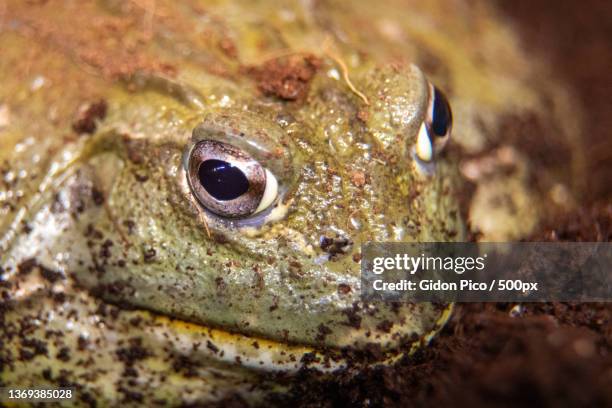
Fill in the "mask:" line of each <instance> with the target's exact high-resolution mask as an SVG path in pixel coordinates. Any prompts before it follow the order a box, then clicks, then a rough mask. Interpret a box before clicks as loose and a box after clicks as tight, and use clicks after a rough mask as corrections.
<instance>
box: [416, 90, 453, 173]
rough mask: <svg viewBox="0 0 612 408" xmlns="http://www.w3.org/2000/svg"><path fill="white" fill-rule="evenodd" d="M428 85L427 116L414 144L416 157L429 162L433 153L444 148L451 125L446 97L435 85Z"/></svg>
mask: <svg viewBox="0 0 612 408" xmlns="http://www.w3.org/2000/svg"><path fill="white" fill-rule="evenodd" d="M429 87H430V92H429V95H430V96H429V104H428V107H427V116H426V117H425V120H424V121H423V123H422V124H421V127H420V128H419V133H418V135H417V141H416V146H415V150H416V155H417V157H418V158H419V159H421V160H422V161H425V162H430V161H431V160H432V159H433V157H434V155H435V154H437V153H439V152H441V151H442V150H444V147H445V146H446V143H447V142H448V139H449V138H450V134H451V129H452V125H453V114H452V112H451V109H450V104H449V103H448V99H446V96H445V95H444V94H443V93H442V92H441V91H440V90H439V89H438V88H437V87H435V86H433V85H429Z"/></svg>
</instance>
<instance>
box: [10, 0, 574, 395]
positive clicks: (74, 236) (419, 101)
mask: <svg viewBox="0 0 612 408" xmlns="http://www.w3.org/2000/svg"><path fill="white" fill-rule="evenodd" d="M417 3H418V4H417ZM445 7H451V6H449V5H447V4H446V2H442V1H439V2H428V3H427V4H426V5H425V4H421V2H407V3H406V4H401V3H398V2H393V1H385V2H377V5H376V7H374V8H373V7H372V6H371V2H367V1H362V2H350V3H349V2H333V1H329V2H328V1H323V2H297V1H296V2H274V1H262V2H251V1H237V0H232V1H212V2H204V1H186V2H180V3H178V2H176V3H175V2H171V1H135V0H134V1H130V2H122V1H112V0H105V1H86V2H78V3H77V2H68V1H66V2H48V3H44V2H43V3H33V4H29V3H28V4H25V3H23V2H18V1H14V2H12V1H9V2H7V4H6V5H5V6H4V9H3V10H2V11H0V16H2V18H1V19H0V21H1V22H2V26H1V27H2V29H1V31H0V49H2V59H0V73H1V75H0V77H1V78H2V86H1V87H0V163H2V164H1V168H0V169H1V172H2V173H1V175H2V181H1V183H2V184H1V186H2V190H1V191H0V214H1V218H0V251H1V252H0V253H1V265H2V273H3V275H2V276H3V278H2V279H3V280H2V285H3V289H2V293H3V297H4V302H3V322H4V324H3V327H2V334H1V336H2V340H1V341H2V344H3V348H2V351H0V353H1V357H2V361H3V371H2V377H1V378H2V382H3V383H4V384H7V385H15V386H16V385H19V386H34V385H36V386H43V385H55V386H57V385H63V386H72V387H75V388H76V389H77V391H78V392H77V395H78V398H79V399H80V401H82V402H83V403H88V402H90V401H98V402H101V403H102V404H103V405H107V404H110V403H111V402H112V401H119V400H123V401H128V402H129V401H135V402H148V403H157V404H162V405H165V404H178V403H180V402H187V403H192V402H210V401H216V400H220V399H223V398H226V397H228V396H230V395H240V396H241V397H242V398H245V399H247V400H249V401H257V400H258V398H262V396H263V395H265V394H267V393H269V392H274V391H282V389H283V388H282V386H281V385H280V383H279V382H278V381H276V380H271V379H270V378H271V377H269V374H270V373H276V374H277V375H287V376H290V375H291V373H294V372H296V371H298V370H300V369H301V368H303V367H310V368H314V369H315V370H317V371H320V372H323V373H324V372H333V371H334V370H337V369H344V370H346V369H356V370H358V367H359V365H360V364H391V363H393V361H395V360H396V359H397V358H399V357H401V356H402V355H404V354H406V353H409V352H410V350H412V349H414V348H415V347H419V346H420V345H423V344H424V343H426V342H427V341H428V340H429V339H430V338H431V337H432V336H433V335H434V334H435V332H436V331H437V330H438V329H439V328H440V327H441V325H442V324H443V323H444V322H445V321H446V319H447V318H448V315H449V313H450V309H451V306H449V305H433V304H428V303H419V304H378V303H375V304H367V303H363V302H361V300H360V289H359V286H360V273H359V268H360V256H361V255H360V245H361V244H362V243H365V242H368V241H454V240H463V239H465V237H466V232H467V231H466V227H465V220H464V216H465V215H466V214H465V209H462V208H460V207H461V206H460V200H459V199H458V197H457V191H458V190H459V186H460V185H461V183H462V181H461V180H462V179H463V178H465V176H462V174H461V169H462V168H463V172H464V173H468V174H469V175H472V176H473V179H474V180H477V179H478V175H479V174H481V173H482V172H483V170H482V166H479V165H478V163H473V162H467V163H464V165H463V167H461V166H460V165H459V164H458V159H457V152H458V150H459V146H460V147H461V149H463V150H464V151H468V152H470V153H471V154H473V155H474V157H477V154H476V153H477V152H478V151H480V150H482V149H483V146H485V145H486V142H487V140H486V137H487V136H486V135H487V134H488V133H487V131H486V130H487V129H491V128H493V127H495V126H496V125H497V124H498V120H499V118H501V117H503V116H504V115H513V114H517V113H521V112H523V111H526V112H531V113H533V114H535V115H539V114H540V112H543V111H544V110H547V109H548V110H550V109H549V106H548V105H546V101H544V100H542V98H540V96H539V93H538V89H535V88H534V87H533V86H531V83H530V81H531V80H532V79H533V78H534V70H533V68H532V64H526V63H525V58H526V57H525V55H524V53H523V51H522V50H521V48H520V47H519V44H518V42H517V41H516V38H515V36H514V34H513V32H512V31H511V30H510V29H509V28H508V26H507V25H506V24H504V23H503V21H502V20H500V19H499V17H498V16H497V15H496V14H495V13H494V11H493V10H491V9H490V7H489V6H487V5H486V4H479V3H477V4H476V6H475V7H474V8H469V9H468V8H467V6H459V5H455V6H452V10H450V11H452V12H449V10H446V11H445V10H443V9H444V8H445ZM457 13H459V14H460V16H461V18H457V16H456V15H453V14H457ZM447 14H448V15H447ZM466 21H468V22H469V24H465V22H466ZM413 63H414V64H413ZM534 65H535V63H534ZM418 66H421V67H422V68H419V67H418ZM424 72H427V73H428V76H426V75H425V74H424ZM428 78H429V79H428ZM434 83H435V85H434ZM544 88H545V85H541V89H544ZM546 89H548V88H546ZM551 89H552V91H550V92H549V93H552V92H553V91H554V92H557V93H559V92H561V91H557V88H554V87H551ZM561 93H562V92H561ZM555 95H556V94H555ZM563 97H564V96H563V95H561V96H559V98H555V100H563ZM451 105H452V110H451ZM562 107H563V106H561V108H559V110H562ZM548 110H547V111H548ZM453 121H454V123H453ZM453 127H454V128H453ZM451 128H453V130H452V138H451ZM453 145H455V149H454V150H453V148H452V147H453ZM496 152H497V153H496V154H498V155H502V156H503V154H502V153H503V150H502V153H499V151H496ZM508 156H511V159H513V160H514V161H513V162H512V163H515V164H516V163H518V164H519V165H520V166H519V165H517V166H519V167H520V169H522V170H521V171H517V172H513V173H512V175H511V176H508V177H510V180H509V181H508V182H509V183H510V184H507V185H513V186H514V187H513V188H512V190H507V189H506V190H503V191H501V192H500V191H499V189H498V186H499V185H500V181H499V180H500V177H505V176H504V175H506V174H507V173H501V174H502V175H498V176H497V177H498V178H496V179H495V178H491V179H494V180H496V182H494V183H492V182H489V181H483V182H482V184H479V187H478V188H480V185H482V186H483V187H482V188H481V189H480V190H478V191H477V193H476V195H477V196H478V197H481V196H483V195H484V197H485V198H482V199H480V201H478V200H474V203H473V204H472V205H471V206H468V209H469V211H470V214H469V215H468V217H469V220H470V223H471V225H472V226H476V227H477V228H479V231H480V232H481V234H482V236H484V237H485V238H487V237H491V238H499V237H503V238H517V237H520V235H521V234H525V233H528V230H529V229H530V228H531V227H530V226H531V225H535V223H536V222H537V217H538V212H539V210H538V207H537V205H535V204H536V203H538V202H539V201H538V199H537V198H535V197H533V196H532V195H531V194H530V191H531V190H530V187H529V182H528V176H527V175H526V174H527V173H528V170H526V169H527V168H528V164H524V162H523V161H522V157H521V156H520V154H519V153H518V152H514V151H513V152H512V153H507V154H506V156H503V157H506V158H507V157H508ZM502 161H503V160H502ZM496 163H497V162H496ZM470 166H471V167H470ZM490 167H495V165H493V166H490ZM468 178H469V177H468ZM487 180H489V179H487ZM501 185H504V184H503V183H502V184H501ZM500 196H502V197H505V198H506V201H504V200H501V201H500V200H499V199H498V198H499V197H500ZM491 197H493V198H491ZM495 199H498V200H497V201H496V200H495ZM508 200H509V202H510V204H509V205H508V206H505V205H504V204H500V205H497V207H496V211H497V212H495V214H497V216H498V218H497V219H496V220H497V221H494V224H495V223H496V222H498V221H499V220H504V222H498V224H499V225H501V226H502V228H501V230H500V229H498V230H496V229H495V228H494V227H489V224H487V223H486V222H485V221H486V219H487V214H489V213H490V211H489V210H490V206H491V205H492V204H491V203H492V202H493V203H495V202H498V203H499V202H502V203H507V202H508ZM479 203H480V204H479ZM508 208H511V210H508ZM483 209H484V210H483ZM473 214H476V215H473ZM519 217H520V218H521V219H522V222H521V223H520V225H521V227H519V228H517V227H516V223H513V222H512V220H516V219H517V218H519ZM483 220H485V221H483ZM487 222H488V221H487ZM505 225H508V227H503V226H505ZM354 356H360V357H359V359H357V360H360V361H359V362H355V360H356V358H354ZM355 367H357V368H355Z"/></svg>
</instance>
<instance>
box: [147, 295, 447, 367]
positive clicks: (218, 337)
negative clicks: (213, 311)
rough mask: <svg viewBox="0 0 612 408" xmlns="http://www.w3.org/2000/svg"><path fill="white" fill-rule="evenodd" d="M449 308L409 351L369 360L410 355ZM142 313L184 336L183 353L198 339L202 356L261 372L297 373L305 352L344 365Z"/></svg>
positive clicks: (299, 349)
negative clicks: (185, 340)
mask: <svg viewBox="0 0 612 408" xmlns="http://www.w3.org/2000/svg"><path fill="white" fill-rule="evenodd" d="M453 309H454V304H452V303H451V304H449V305H448V307H447V308H446V309H445V310H444V311H443V312H442V313H441V315H440V317H439V318H438V319H437V320H436V324H435V326H434V328H433V329H432V330H431V331H429V332H428V333H425V334H424V335H423V336H421V338H420V339H419V340H417V341H415V342H414V343H412V345H411V347H410V350H408V351H407V352H403V351H399V352H395V353H393V352H391V353H390V355H389V357H388V358H386V359H384V360H382V361H380V362H376V363H373V365H390V364H394V363H396V362H397V361H399V360H400V359H401V358H402V357H404V356H410V355H411V354H413V353H414V352H415V351H416V350H417V349H418V348H419V347H422V346H426V345H427V344H428V343H429V342H430V341H431V339H432V338H433V337H434V336H435V335H436V334H437V333H438V331H439V330H440V329H441V328H442V327H443V326H444V325H445V324H446V322H447V321H448V320H449V318H450V316H451V314H452V311H453ZM146 313H148V314H150V315H151V317H152V318H153V319H154V320H155V321H156V323H157V324H156V325H155V326H156V327H158V326H161V327H164V326H165V327H167V328H168V329H170V330H172V331H174V332H176V333H177V334H179V337H180V338H186V339H188V340H187V342H186V343H185V345H184V347H183V348H184V350H185V352H192V350H193V349H192V345H193V344H194V343H195V342H200V343H202V344H204V345H205V347H201V348H200V349H198V352H199V353H203V354H204V355H205V356H206V357H209V358H214V359H217V360H221V361H224V362H227V363H231V364H237V363H238V364H240V365H242V366H245V367H249V368H253V369H258V370H265V371H282V372H297V371H298V370H299V369H300V368H302V367H303V365H304V364H303V363H302V358H303V356H304V355H305V354H309V355H311V356H312V358H310V359H309V360H311V361H313V362H312V363H310V364H308V367H310V368H316V369H318V370H319V371H322V372H332V371H335V370H338V369H342V368H346V367H347V366H348V364H347V361H346V359H345V358H343V357H337V358H329V356H326V355H325V354H323V353H321V352H319V351H317V350H316V349H315V348H313V347H309V346H299V345H291V344H286V343H281V342H278V341H274V340H269V339H264V338H261V337H256V336H245V335H242V334H237V333H230V332H227V331H225V330H220V329H214V328H209V327H206V326H201V325H198V324H195V323H190V322H186V321H183V320H177V319H170V318H168V317H166V316H161V315H155V314H152V313H150V312H146ZM208 342H210V343H208Z"/></svg>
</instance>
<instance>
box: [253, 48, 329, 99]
mask: <svg viewBox="0 0 612 408" xmlns="http://www.w3.org/2000/svg"><path fill="white" fill-rule="evenodd" d="M320 66H321V60H320V59H319V58H317V57H315V56H314V55H298V54H296V55H290V56H287V57H279V58H274V59H271V60H268V61H266V62H264V63H263V64H262V65H260V66H251V67H248V68H246V72H247V74H249V75H250V76H251V77H252V78H253V79H254V80H255V81H256V82H257V88H258V89H259V90H260V91H261V92H262V93H263V94H264V95H266V96H274V97H277V98H279V99H283V100H286V101H296V100H302V99H304V98H305V97H306V95H307V94H308V89H309V84H310V81H311V80H312V78H313V77H314V75H315V74H316V72H317V70H318V69H319V67H320Z"/></svg>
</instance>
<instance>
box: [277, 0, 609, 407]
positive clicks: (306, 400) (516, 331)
mask: <svg viewBox="0 0 612 408" xmlns="http://www.w3.org/2000/svg"><path fill="white" fill-rule="evenodd" d="M497 3H498V4H499V7H500V10H501V12H502V13H504V14H505V15H506V16H507V18H509V19H510V20H511V21H513V23H515V24H516V25H517V27H518V28H519V30H520V31H521V32H522V34H523V40H524V44H525V46H526V47H527V48H528V49H530V50H531V51H533V52H537V53H539V54H541V55H544V56H546V57H547V58H550V60H551V61H552V62H553V64H554V66H555V67H557V68H558V74H559V75H560V76H561V77H562V78H563V79H564V80H565V81H567V83H568V84H569V86H570V87H572V88H573V91H574V94H575V95H576V96H577V98H578V100H577V103H578V104H580V105H582V106H583V107H584V111H585V113H586V120H587V123H586V128H587V132H585V134H584V138H585V141H586V142H587V146H588V149H587V153H588V159H589V163H590V167H589V169H588V172H587V174H588V175H589V179H588V180H586V190H587V191H586V196H585V197H584V201H583V202H582V203H581V207H579V208H578V209H576V210H574V211H572V212H571V213H567V214H555V218H554V219H551V220H549V221H548V223H547V225H545V226H543V227H542V229H541V230H540V231H539V232H537V233H536V234H534V236H533V237H532V239H533V240H535V241H558V240H561V241H610V239H611V237H612V201H611V199H612V170H611V169H612V139H611V138H610V130H609V129H611V128H612V116H611V115H610V113H611V112H612V102H611V99H610V97H609V93H610V91H612V88H611V87H610V80H609V67H610V66H612V49H611V47H610V38H612V7H610V4H609V3H607V2H604V1H597V0H586V1H581V2H575V1H572V0H567V1H562V2H559V1H555V0H542V1H538V2H525V1H523V2H504V1H499V0H498V1H497ZM536 159H537V157H536ZM542 160H543V162H542V163H540V164H541V165H544V166H545V165H546V163H545V162H544V161H545V160H550V155H542ZM514 306H515V305H513V304H505V303H498V304H482V303H478V304H461V305H458V306H457V309H456V312H455V313H454V315H453V318H452V320H451V321H450V323H449V324H448V325H447V326H446V327H445V329H444V330H443V332H442V333H441V334H440V335H439V336H437V337H436V338H435V339H434V340H433V342H432V343H431V345H430V346H429V347H427V348H424V349H422V350H421V351H420V352H418V353H417V355H415V356H413V357H411V358H410V359H406V360H405V361H402V362H400V363H399V364H398V365H397V366H395V367H384V368H371V369H367V370H365V371H363V372H360V373H359V375H357V376H349V375H342V374H340V375H337V376H336V377H335V378H334V380H333V381H330V380H321V379H317V378H316V376H314V375H313V374H312V373H308V372H304V373H302V376H301V378H300V379H299V380H298V381H297V382H296V384H295V385H294V386H293V389H292V391H291V393H290V394H288V395H282V396H277V397H275V399H274V401H273V402H275V403H279V404H281V405H283V406H288V405H290V404H291V405H295V406H317V407H318V406H347V405H351V406H410V407H412V406H415V407H429V406H434V407H435V406H486V407H506V406H507V407H510V406H538V407H548V406H550V407H553V406H554V407H557V406H564V407H578V406H580V407H584V406H592V407H604V406H612V321H611V319H612V304H610V303H607V304H606V303H603V304H585V303H575V304H572V303H537V304H524V305H522V308H520V309H517V308H514Z"/></svg>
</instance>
